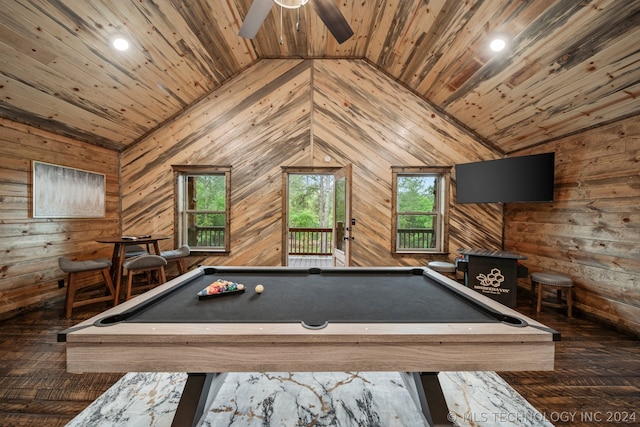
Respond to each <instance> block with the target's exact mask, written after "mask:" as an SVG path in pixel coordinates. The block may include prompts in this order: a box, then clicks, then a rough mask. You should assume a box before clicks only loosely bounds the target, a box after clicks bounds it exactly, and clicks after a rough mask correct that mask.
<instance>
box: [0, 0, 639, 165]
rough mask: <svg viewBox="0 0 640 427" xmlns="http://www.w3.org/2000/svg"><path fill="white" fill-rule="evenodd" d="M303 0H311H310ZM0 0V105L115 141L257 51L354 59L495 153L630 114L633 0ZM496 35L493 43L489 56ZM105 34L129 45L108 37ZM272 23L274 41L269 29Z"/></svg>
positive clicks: (174, 109)
mask: <svg viewBox="0 0 640 427" xmlns="http://www.w3.org/2000/svg"><path fill="white" fill-rule="evenodd" d="M311 1H313V0H311ZM338 4H339V7H340V10H341V11H342V13H343V14H344V16H345V17H346V19H347V21H348V22H349V23H350V25H351V27H352V28H353V30H354V32H355V35H354V36H353V37H352V38H351V39H350V40H348V41H347V42H345V43H343V44H337V43H336V41H335V40H334V39H333V37H331V35H330V34H329V33H328V32H327V30H326V28H325V26H324V24H323V23H322V21H321V20H320V19H319V18H318V16H317V15H316V13H315V12H314V10H313V8H312V7H310V6H309V5H307V6H305V7H303V8H301V9H300V10H299V23H300V29H299V31H296V30H295V23H296V20H297V19H298V18H297V14H296V12H295V11H291V10H286V9H285V10H284V11H283V13H282V26H281V25H280V8H279V7H276V6H274V7H273V9H272V11H271V13H270V14H269V16H268V17H267V19H266V21H265V23H264V25H263V26H262V28H261V30H260V31H259V32H258V35H257V37H256V38H255V39H254V40H247V39H243V38H240V37H239V36H238V35H237V33H238V30H239V28H240V25H241V24H242V21H243V19H244V17H245V15H246V14H247V11H248V9H249V7H250V5H251V0H224V1H223V0H86V1H85V0H83V1H78V0H15V1H13V0H1V2H0V7H1V8H2V10H1V12H2V13H1V15H0V78H1V81H0V94H1V96H0V116H1V117H5V118H9V119H12V120H16V121H19V122H23V123H26V124H29V125H33V126H36V127H39V128H43V129H47V130H51V131H53V132H57V133H60V134H63V135H67V136H71V137H74V138H77V139H79V140H82V141H87V142H89V143H92V144H96V145H99V146H103V147H107V148H111V149H114V150H118V151H121V150H123V149H125V148H126V147H128V146H130V145H131V144H133V143H135V142H136V141H137V140H138V139H140V138H141V137H142V136H144V135H145V134H147V133H149V132H150V131H151V130H153V129H154V128H156V127H158V126H161V125H162V124H163V123H165V122H166V121H167V120H169V119H170V118H171V117H173V116H175V115H176V114H178V113H179V112H180V111H182V110H184V109H185V108H188V107H189V106H190V105H192V104H194V103H195V102H196V101H197V100H198V99H200V98H202V97H203V96H205V95H207V94H208V93H210V92H211V91H212V90H214V89H216V88H218V87H220V86H221V85H223V84H224V83H225V82H226V81H228V80H229V79H231V78H233V77H234V76H235V75H236V74H238V73H239V72H242V71H244V70H246V69H248V68H250V67H251V65H252V64H254V63H255V62H256V61H257V60H259V59H263V58H292V57H293V58H300V57H302V58H358V59H365V60H367V61H368V62H370V63H371V64H372V65H373V66H374V67H376V68H378V69H379V70H380V71H381V72H383V73H385V74H387V75H388V76H390V77H391V78H393V79H395V80H397V81H398V82H400V83H402V84H403V85H405V86H406V87H407V88H409V89H410V90H411V91H413V92H414V93H415V94H417V95H419V96H420V97H422V98H424V99H425V100H427V101H429V102H430V103H432V104H433V105H434V106H435V107H436V108H438V109H440V110H441V111H442V112H443V113H445V114H447V115H448V116H449V117H451V118H452V119H453V120H456V121H457V122H458V123H460V124H461V125H462V126H464V127H466V128H467V129H469V130H470V131H472V132H474V133H475V134H476V135H478V136H479V137H481V138H483V139H484V140H485V141H487V142H488V143H490V144H493V145H494V146H495V147H497V148H498V149H499V150H502V151H503V152H505V153H511V152H514V151H517V150H519V149H522V148H526V147H528V146H532V145H535V144H538V143H541V142H544V141H548V140H551V139H554V138H557V137H560V136H564V135H568V134H572V133H575V132H577V131H579V130H581V129H585V128H590V127H593V126H597V125H599V124H603V123H607V122H611V121H615V120H618V119H621V118H624V117H629V116H633V115H637V114H639V113H640V0H593V1H589V0H581V1H579V0H575V1H574V0H571V1H567V0H555V1H552V0H530V1H528V0H468V1H451V0H431V1H429V0H367V1H357V0H339V3H338ZM493 33H504V34H507V35H509V36H510V38H511V41H510V44H509V46H508V49H506V51H504V52H502V53H501V54H493V55H492V54H490V53H489V50H488V49H487V42H488V39H489V36H490V35H492V34H493ZM117 35H123V36H126V37H127V38H129V40H130V41H131V44H132V47H131V48H130V49H129V50H128V51H126V52H119V51H116V50H114V49H113V48H112V47H111V41H112V39H113V38H114V37H115V36H117ZM281 35H282V43H280V37H281Z"/></svg>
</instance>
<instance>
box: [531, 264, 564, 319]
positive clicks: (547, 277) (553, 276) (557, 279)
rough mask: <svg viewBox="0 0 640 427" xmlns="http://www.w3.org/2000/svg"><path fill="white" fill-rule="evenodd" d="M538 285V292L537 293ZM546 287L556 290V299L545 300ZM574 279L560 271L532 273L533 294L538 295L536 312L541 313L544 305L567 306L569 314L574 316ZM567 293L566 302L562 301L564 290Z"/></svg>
mask: <svg viewBox="0 0 640 427" xmlns="http://www.w3.org/2000/svg"><path fill="white" fill-rule="evenodd" d="M536 286H537V288H538V289H537V294H536ZM545 287H549V288H552V289H555V290H556V301H555V302H554V301H543V300H542V294H543V292H544V289H545ZM572 288H573V280H572V279H571V278H570V277H568V276H564V275H562V274H559V273H549V272H535V273H531V296H532V297H534V296H536V295H537V300H538V302H537V306H536V313H540V309H541V308H542V306H543V305H546V306H548V307H555V308H565V307H566V308H567V316H569V317H573V316H572V315H573V313H572V309H573V299H572V296H571V292H572ZM563 291H564V293H565V299H566V302H563V301H562V292H563Z"/></svg>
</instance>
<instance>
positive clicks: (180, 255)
mask: <svg viewBox="0 0 640 427" xmlns="http://www.w3.org/2000/svg"><path fill="white" fill-rule="evenodd" d="M190 254H191V249H190V248H189V246H188V245H182V246H180V247H179V248H178V249H174V250H172V251H165V252H160V256H161V257H162V258H164V259H166V260H167V263H170V262H174V261H175V262H176V263H177V264H178V272H179V273H180V274H185V273H186V272H187V270H188V269H187V261H186V260H185V258H186V257H188V256H189V255H190Z"/></svg>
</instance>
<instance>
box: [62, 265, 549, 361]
mask: <svg viewBox="0 0 640 427" xmlns="http://www.w3.org/2000/svg"><path fill="white" fill-rule="evenodd" d="M369 270H370V269H369ZM197 274H198V270H195V271H192V272H190V273H187V275H185V276H181V277H179V278H176V279H174V280H172V281H170V282H167V283H166V284H164V285H162V286H160V287H158V288H156V289H154V290H151V291H149V292H147V293H145V294H143V295H141V296H139V297H137V298H135V299H133V300H130V301H128V302H126V303H124V304H121V305H119V306H117V307H114V308H112V309H110V310H108V311H106V312H104V313H102V314H100V315H98V316H95V317H93V318H92V319H89V320H87V321H85V322H83V323H81V324H79V325H77V326H76V327H74V328H73V329H74V331H73V332H69V333H67V335H66V346H67V370H68V371H69V372H134V371H138V372H165V371H167V372H246V371H259V372H260V371H300V372H303V371H407V372H437V371H473V370H492V371H522V370H526V371H529V370H552V369H553V362H554V352H555V343H554V341H553V334H552V333H551V332H549V331H547V330H544V325H542V324H540V323H539V322H536V321H535V320H533V319H530V318H527V317H525V316H523V315H521V314H520V313H517V312H515V311H514V310H511V309H509V308H507V307H504V306H502V305H501V304H498V303H496V302H495V301H493V300H491V299H489V298H487V297H484V296H482V295H480V294H478V293H476V292H475V291H473V290H470V289H468V288H466V287H464V286H462V285H460V284H458V283H455V282H453V281H450V279H448V278H446V277H444V276H442V275H440V274H438V273H436V272H432V271H431V270H429V271H428V274H430V275H433V276H434V277H436V278H438V279H439V280H446V281H450V282H451V283H453V285H454V286H456V287H457V288H459V290H460V291H461V292H464V293H467V292H469V293H470V295H472V296H473V297H474V298H477V299H479V300H481V301H482V302H484V303H485V304H486V305H489V306H491V307H493V308H497V309H499V310H500V311H502V312H504V313H508V314H512V315H515V316H517V317H520V318H522V319H524V320H525V321H527V322H528V323H529V324H530V325H535V326H537V327H532V326H526V327H514V326H511V325H506V324H502V323H491V324H473V323H449V324H435V323H396V324H389V323H333V324H329V325H328V326H327V327H326V328H324V329H320V330H309V329H306V328H303V327H302V326H301V325H300V324H293V323H242V324H229V323H227V324H225V323H215V324H212V323H175V324H172V323H127V324H114V325H111V326H107V327H96V326H93V323H94V322H95V321H96V320H98V319H100V318H102V317H104V316H107V315H112V314H116V313H120V312H122V311H124V310H126V309H127V308H130V307H132V306H134V305H136V304H137V303H139V302H141V301H143V300H145V299H147V298H151V297H153V296H154V295H156V294H157V293H159V292H162V291H163V290H164V289H167V288H169V287H171V286H175V285H177V284H179V283H181V282H182V281H183V280H185V279H188V278H189V277H191V276H195V275H197ZM540 328H542V329H540Z"/></svg>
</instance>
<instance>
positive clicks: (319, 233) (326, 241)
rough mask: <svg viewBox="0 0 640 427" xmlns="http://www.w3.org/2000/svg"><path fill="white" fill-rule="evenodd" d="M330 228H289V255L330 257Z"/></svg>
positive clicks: (331, 245)
mask: <svg viewBox="0 0 640 427" xmlns="http://www.w3.org/2000/svg"><path fill="white" fill-rule="evenodd" d="M332 237H333V230H332V229H331V228H300V227H291V228H289V255H331V248H332V247H333V241H332V240H331V239H332Z"/></svg>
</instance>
